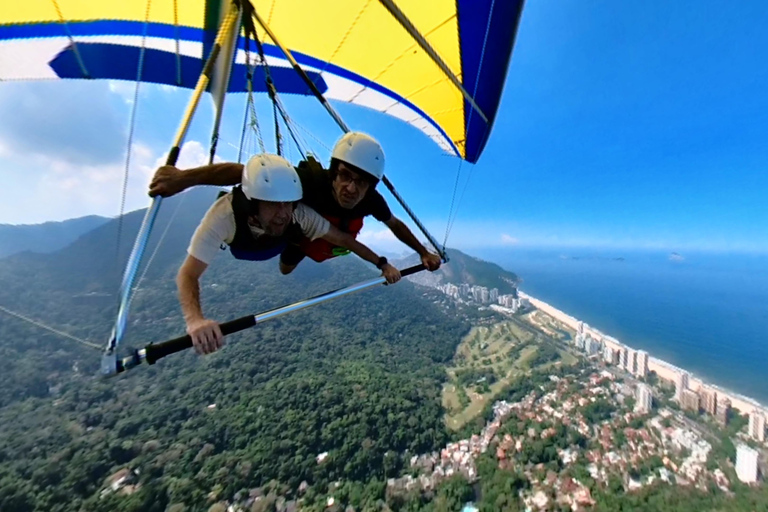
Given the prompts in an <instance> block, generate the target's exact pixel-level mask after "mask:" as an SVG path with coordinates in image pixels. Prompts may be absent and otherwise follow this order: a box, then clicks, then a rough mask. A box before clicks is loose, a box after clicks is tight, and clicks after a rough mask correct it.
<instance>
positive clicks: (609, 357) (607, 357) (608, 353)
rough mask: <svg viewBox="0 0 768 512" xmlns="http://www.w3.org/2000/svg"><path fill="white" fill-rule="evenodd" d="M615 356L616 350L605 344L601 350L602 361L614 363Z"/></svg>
mask: <svg viewBox="0 0 768 512" xmlns="http://www.w3.org/2000/svg"><path fill="white" fill-rule="evenodd" d="M615 357H616V351H615V350H613V349H612V348H611V347H608V346H606V347H605V349H604V350H603V361H605V362H606V363H608V364H616V360H615V359H614V358H615Z"/></svg>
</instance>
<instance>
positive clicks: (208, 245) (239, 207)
mask: <svg viewBox="0 0 768 512" xmlns="http://www.w3.org/2000/svg"><path fill="white" fill-rule="evenodd" d="M302 192H303V191H302V188H301V182H300V181H299V176H298V174H297V173H296V170H295V169H294V168H293V166H292V165H291V164H290V163H288V161H286V160H285V159H284V158H282V157H279V156H277V155H269V154H262V155H256V156H254V157H253V158H251V159H250V160H249V161H248V163H247V164H246V165H245V167H244V168H243V176H242V185H240V186H238V187H235V189H234V190H233V191H232V192H231V193H229V194H226V195H224V196H222V197H220V198H219V199H218V200H217V201H216V202H215V203H214V204H213V205H212V206H211V208H209V209H208V212H207V213H206V214H205V217H204V218H203V220H202V222H201V223H200V225H199V226H198V227H197V229H196V230H195V234H194V235H193V236H192V241H191V242H190V244H189V248H188V249H187V253H188V254H187V258H186V259H185V260H184V263H183V264H182V266H181V268H180V269H179V273H178V275H177V277H176V284H177V285H178V288H179V302H180V303H181V309H182V311H183V313H184V320H185V321H186V324H187V333H189V335H190V336H191V337H192V343H193V345H194V347H195V350H196V351H197V352H198V353H200V354H210V353H211V352H214V351H216V350H218V349H219V348H220V347H221V345H222V340H223V335H222V333H221V329H220V328H219V324H218V323H217V322H216V321H214V320H210V319H207V318H205V316H204V315H203V311H202V308H201V307H200V284H199V281H200V276H202V274H203V272H205V270H206V269H207V268H208V265H209V264H210V263H211V261H212V260H213V258H214V257H215V256H216V254H217V253H218V252H219V250H220V249H221V246H222V243H224V244H227V245H228V246H229V249H230V252H231V253H232V255H233V256H234V257H235V258H237V259H242V260H251V261H263V260H268V259H271V258H273V257H275V256H277V255H279V254H280V253H281V252H282V251H283V249H285V247H286V246H287V245H288V243H291V242H292V241H294V240H296V239H298V238H300V237H306V238H309V239H311V240H315V239H318V238H323V239H325V240H327V241H329V242H330V243H333V244H335V245H338V246H341V247H345V248H347V249H349V250H351V251H352V252H354V253H355V254H357V255H358V256H360V257H361V258H363V259H365V260H366V261H369V262H371V263H373V264H374V265H376V266H377V267H378V268H379V269H380V270H381V271H382V275H383V276H384V277H385V278H386V280H387V282H388V283H396V282H397V281H399V280H400V272H399V271H398V270H397V269H396V268H395V267H393V266H392V265H390V264H389V263H387V261H386V259H385V258H380V257H379V256H378V255H376V253H374V252H373V251H371V250H370V249H369V248H368V247H366V246H365V245H363V244H361V243H360V242H358V241H357V240H355V238H354V237H353V236H352V235H350V234H349V233H345V232H343V231H341V230H339V229H338V228H336V227H334V226H332V225H331V224H330V223H329V222H328V221H327V220H326V219H324V218H323V217H321V216H320V215H319V214H317V213H316V212H315V211H314V210H313V209H312V208H310V207H308V206H306V205H304V204H302V203H299V202H298V201H299V200H300V199H301V198H302Z"/></svg>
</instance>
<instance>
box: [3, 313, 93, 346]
mask: <svg viewBox="0 0 768 512" xmlns="http://www.w3.org/2000/svg"><path fill="white" fill-rule="evenodd" d="M0 311H2V312H3V313H6V314H8V315H10V316H13V317H16V318H18V319H19V320H24V321H25V322H28V323H30V324H32V325H35V326H37V327H39V328H41V329H44V330H46V331H49V332H52V333H53V334H57V335H59V336H61V337H64V338H67V339H70V340H72V341H76V342H78V343H82V344H83V345H87V346H89V347H91V348H94V349H96V350H98V351H101V349H102V347H101V345H97V344H96V343H93V342H90V341H88V340H84V339H82V338H78V337H77V336H73V335H72V334H68V333H66V332H64V331H60V330H58V329H54V328H53V327H50V326H48V325H45V324H44V323H42V322H38V321H37V320H33V319H31V318H29V317H27V316H24V315H22V314H21V313H16V312H14V311H11V310H10V309H8V308H6V307H3V306H0Z"/></svg>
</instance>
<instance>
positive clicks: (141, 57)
mask: <svg viewBox="0 0 768 512" xmlns="http://www.w3.org/2000/svg"><path fill="white" fill-rule="evenodd" d="M151 5H152V0H147V9H146V12H145V14H144V33H143V34H142V36H141V50H139V62H138V66H137V69H136V87H135V88H134V90H133V105H132V106H131V119H130V121H129V123H128V125H129V126H128V142H127V146H128V147H127V149H126V154H125V169H124V170H123V188H122V192H121V194H120V214H119V215H118V217H117V241H116V242H115V263H116V264H117V262H119V261H120V242H121V241H122V236H123V214H124V213H125V199H126V196H127V195H128V177H129V174H130V168H131V150H132V149H133V133H134V129H135V128H136V113H137V112H138V109H139V86H140V85H141V76H142V75H143V74H144V54H145V53H146V43H147V28H148V27H149V9H150V6H151Z"/></svg>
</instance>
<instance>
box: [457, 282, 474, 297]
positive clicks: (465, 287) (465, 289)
mask: <svg viewBox="0 0 768 512" xmlns="http://www.w3.org/2000/svg"><path fill="white" fill-rule="evenodd" d="M470 289H471V288H470V286H469V284H467V283H461V285H460V286H459V293H460V294H461V297H462V298H464V299H466V298H468V297H469V291H470Z"/></svg>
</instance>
